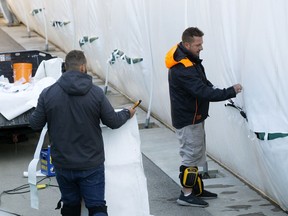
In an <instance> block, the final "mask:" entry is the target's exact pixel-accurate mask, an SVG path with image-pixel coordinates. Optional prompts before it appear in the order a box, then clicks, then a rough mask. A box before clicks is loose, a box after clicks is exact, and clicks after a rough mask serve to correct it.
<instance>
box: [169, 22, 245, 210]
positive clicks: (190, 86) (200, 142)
mask: <svg viewBox="0 0 288 216" xmlns="http://www.w3.org/2000/svg"><path fill="white" fill-rule="evenodd" d="M203 35H204V33H203V32H202V31H201V30H199V29H198V28H194V27H190V28H187V29H186V30H185V31H184V32H183V34H182V42H181V43H179V44H177V45H176V46H174V47H172V48H171V49H170V50H169V52H168V53H167V55H166V58H165V63H166V66H167V68H169V78H168V80H169V93H170V104H171V116H172V124H173V126H174V127H175V128H176V135H177V138H178V139H179V142H180V156H181V158H182V163H181V166H180V175H179V178H180V182H181V185H182V186H183V188H182V190H181V194H180V197H179V199H178V200H177V202H178V204H180V205H190V206H200V207H206V206H208V203H207V202H205V201H204V200H202V199H201V198H216V197H217V194H214V193H211V192H209V191H207V190H204V185H203V181H202V177H201V175H200V174H198V166H204V165H205V163H206V143H205V130H204V120H205V119H206V118H207V117H208V109H209V102H215V101H223V100H227V99H229V98H232V97H236V94H237V93H239V92H241V90H242V86H241V85H240V84H235V85H233V86H231V87H229V88H227V89H219V88H216V87H214V86H213V84H212V83H211V82H210V81H209V80H208V79H207V78H206V75H205V71H204V67H203V65H202V63H201V62H202V60H201V59H200V58H199V54H200V52H201V51H202V49H203V48H202V44H203V39H202V37H203Z"/></svg>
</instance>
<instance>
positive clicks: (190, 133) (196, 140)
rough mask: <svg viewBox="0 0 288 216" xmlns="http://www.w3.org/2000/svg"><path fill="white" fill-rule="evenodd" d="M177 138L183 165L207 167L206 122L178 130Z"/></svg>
mask: <svg viewBox="0 0 288 216" xmlns="http://www.w3.org/2000/svg"><path fill="white" fill-rule="evenodd" d="M176 136H177V138H178V140H179V143H180V150H179V154H180V156H181V158H182V163H181V165H183V166H187V167H190V166H205V164H206V140H205V130H204V122H201V123H199V124H194V125H188V126H186V127H183V128H181V129H177V130H176Z"/></svg>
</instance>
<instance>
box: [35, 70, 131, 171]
mask: <svg viewBox="0 0 288 216" xmlns="http://www.w3.org/2000/svg"><path fill="white" fill-rule="evenodd" d="M129 118H130V113H129V110H127V109H124V110H122V111H120V112H115V111H114V109H113V107H112V106H111V104H110V103H109V101H108V99H107V98H106V96H105V95H104V93H103V90H102V89H101V88H99V87H97V86H95V85H93V83H92V77H91V76H89V75H87V74H85V73H81V72H78V71H67V72H65V73H64V74H63V75H62V76H61V77H60V78H59V80H58V81H57V82H56V83H55V84H53V85H51V86H50V87H48V88H46V89H44V90H43V91H42V93H41V94H40V96H39V99H38V105H37V107H36V109H35V111H34V112H33V113H32V115H31V117H30V126H31V127H32V128H33V129H35V130H39V129H42V128H43V127H44V126H45V124H46V122H47V123H48V132H49V137H50V141H51V155H52V163H53V165H54V166H55V167H56V168H66V169H76V170H85V169H90V168H95V167H97V166H98V165H100V164H103V163H104V160H105V158H104V146H103V138H102V131H101V128H100V120H101V121H102V123H103V124H104V125H107V126H108V127H110V128H112V129H114V128H119V127H120V126H122V125H123V124H124V123H125V122H126V121H127V120H128V119H129Z"/></svg>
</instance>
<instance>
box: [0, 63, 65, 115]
mask: <svg viewBox="0 0 288 216" xmlns="http://www.w3.org/2000/svg"><path fill="white" fill-rule="evenodd" d="M62 62H63V60H62V59H61V58H54V59H50V60H47V61H42V62H41V64H40V65H39V67H38V69H37V71H36V74H35V76H34V77H33V78H32V79H31V82H29V83H25V84H21V83H19V82H16V83H8V81H7V80H5V79H2V81H1V82H0V104H1V106H0V113H1V114H2V115H3V116H4V117H5V118H6V119H7V120H12V119H13V118H15V117H17V116H19V115H21V114H23V113H24V112H26V111H28V110H29V109H31V108H33V107H35V106H36V104H37V100H38V97H39V95H40V93H41V92H42V90H43V89H44V88H46V87H48V86H50V85H52V84H53V83H55V81H56V80H57V79H58V78H59V77H60V76H61V64H62Z"/></svg>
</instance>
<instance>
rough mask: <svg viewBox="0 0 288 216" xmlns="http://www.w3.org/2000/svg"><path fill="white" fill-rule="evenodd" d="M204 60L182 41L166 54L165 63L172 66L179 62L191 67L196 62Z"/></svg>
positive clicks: (168, 66) (169, 66)
mask: <svg viewBox="0 0 288 216" xmlns="http://www.w3.org/2000/svg"><path fill="white" fill-rule="evenodd" d="M201 61H202V60H201V59H199V58H197V57H195V56H193V55H192V54H191V53H190V52H189V51H188V50H187V49H186V48H185V47H184V46H183V45H182V43H179V44H176V45H175V46H173V47H172V48H171V49H170V50H169V51H168V52H167V54H166V56H165V64H166V67H167V68H169V69H170V68H171V67H173V66H175V65H177V64H179V63H181V64H183V65H184V66H185V67H191V66H193V65H194V63H199V62H201Z"/></svg>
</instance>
